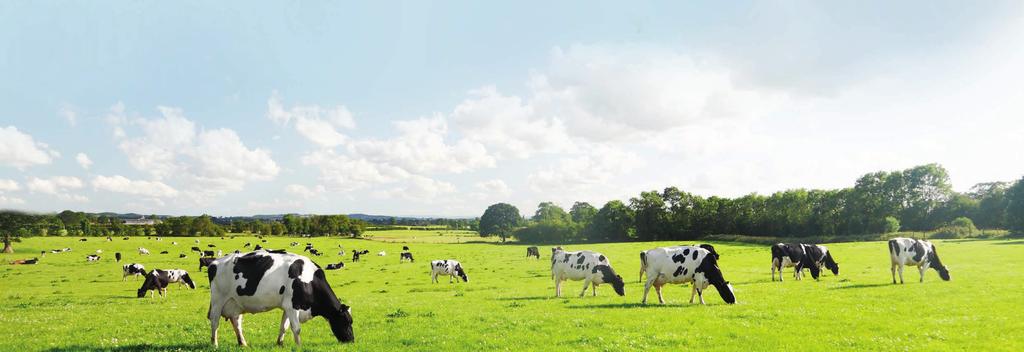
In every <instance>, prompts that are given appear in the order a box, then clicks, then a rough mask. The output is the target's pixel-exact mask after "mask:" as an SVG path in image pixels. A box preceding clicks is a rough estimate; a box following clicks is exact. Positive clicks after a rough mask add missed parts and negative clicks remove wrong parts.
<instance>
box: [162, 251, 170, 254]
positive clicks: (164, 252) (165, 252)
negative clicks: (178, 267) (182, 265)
mask: <svg viewBox="0 0 1024 352" xmlns="http://www.w3.org/2000/svg"><path fill="white" fill-rule="evenodd" d="M168 253H170V252H168V251H160V254H168Z"/></svg>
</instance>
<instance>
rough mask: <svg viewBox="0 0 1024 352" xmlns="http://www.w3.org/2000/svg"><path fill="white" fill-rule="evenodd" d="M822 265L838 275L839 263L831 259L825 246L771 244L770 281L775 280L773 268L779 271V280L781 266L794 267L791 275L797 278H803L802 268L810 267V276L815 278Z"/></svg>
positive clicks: (780, 279) (780, 277)
mask: <svg viewBox="0 0 1024 352" xmlns="http://www.w3.org/2000/svg"><path fill="white" fill-rule="evenodd" d="M823 266H824V267H825V268H827V269H829V270H831V271H832V274H833V275H839V263H836V261H835V260H834V259H832V254H831V253H829V252H828V248H827V247H825V246H818V245H813V244H805V243H777V244H775V245H773V246H772V281H775V270H778V271H779V281H782V268H788V267H795V268H794V269H793V270H794V271H793V277H794V278H796V279H797V280H800V279H802V278H803V269H810V270H811V277H813V278H814V279H815V280H817V279H818V276H819V275H820V273H821V268H822V267H823Z"/></svg>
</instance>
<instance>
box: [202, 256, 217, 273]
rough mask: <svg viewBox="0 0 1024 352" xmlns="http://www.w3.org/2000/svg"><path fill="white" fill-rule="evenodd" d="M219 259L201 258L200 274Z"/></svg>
mask: <svg viewBox="0 0 1024 352" xmlns="http://www.w3.org/2000/svg"><path fill="white" fill-rule="evenodd" d="M214 260H217V258H199V272H202V271H203V268H205V267H208V266H210V264H212V263H213V261H214Z"/></svg>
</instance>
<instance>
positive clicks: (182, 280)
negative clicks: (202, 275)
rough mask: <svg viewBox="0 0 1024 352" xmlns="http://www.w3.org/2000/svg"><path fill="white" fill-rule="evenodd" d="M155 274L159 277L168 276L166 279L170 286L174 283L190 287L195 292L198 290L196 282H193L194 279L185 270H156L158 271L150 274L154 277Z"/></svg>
mask: <svg viewBox="0 0 1024 352" xmlns="http://www.w3.org/2000/svg"><path fill="white" fill-rule="evenodd" d="M154 273H156V274H158V275H166V276H165V278H166V280H167V283H168V284H173V283H175V282H177V283H178V284H180V285H182V286H185V287H188V288H190V289H193V290H194V289H195V288H196V283H195V281H192V277H191V276H188V272H187V271H185V270H182V269H170V270H160V269H156V270H153V271H151V272H150V273H149V274H150V275H153V274H154Z"/></svg>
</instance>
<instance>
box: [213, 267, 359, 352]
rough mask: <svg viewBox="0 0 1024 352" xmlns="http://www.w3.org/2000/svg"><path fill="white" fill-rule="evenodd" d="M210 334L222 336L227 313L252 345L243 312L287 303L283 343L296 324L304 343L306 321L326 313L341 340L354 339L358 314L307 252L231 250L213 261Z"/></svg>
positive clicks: (241, 340) (240, 341)
mask: <svg viewBox="0 0 1024 352" xmlns="http://www.w3.org/2000/svg"><path fill="white" fill-rule="evenodd" d="M208 269H209V270H207V271H208V274H209V277H210V310H209V313H208V316H207V317H208V318H209V319H210V330H211V337H210V340H211V342H212V343H213V345H214V346H217V345H218V342H217V327H218V325H219V324H220V319H221V318H222V317H223V318H225V319H227V320H228V321H230V322H231V325H232V326H233V327H234V330H235V336H236V337H238V344H239V345H242V346H246V345H247V343H246V342H245V337H244V336H243V335H242V314H244V313H260V312H266V311H269V310H271V309H274V308H281V309H282V310H283V311H284V312H283V314H282V316H281V325H280V326H281V329H280V332H279V334H278V337H277V343H278V345H283V344H284V335H285V331H286V330H285V329H286V328H288V327H290V328H291V330H292V335H293V337H294V338H295V344H296V345H299V344H301V340H300V338H299V332H300V330H301V327H302V325H301V324H302V323H303V322H305V321H307V320H309V319H312V318H313V317H317V316H322V317H324V318H325V319H327V321H328V322H329V323H330V326H331V332H333V333H334V336H335V337H336V338H337V339H338V341H341V342H352V341H354V340H355V335H354V334H353V332H352V315H351V313H350V312H351V310H350V308H349V307H348V306H346V305H344V304H342V303H341V302H339V301H338V298H337V296H335V294H334V290H332V289H331V286H330V284H329V283H328V282H327V277H326V276H325V275H324V271H323V270H321V269H320V268H319V267H317V265H316V264H315V263H313V261H311V260H310V259H309V258H307V257H303V256H300V255H297V254H291V253H270V252H265V251H261V252H251V253H246V254H245V255H238V254H233V255H228V256H226V257H223V258H220V259H217V260H216V261H214V262H213V263H212V264H210V266H209V268H208Z"/></svg>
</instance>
